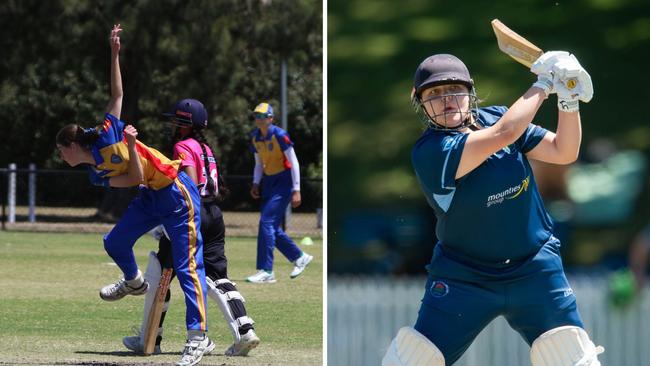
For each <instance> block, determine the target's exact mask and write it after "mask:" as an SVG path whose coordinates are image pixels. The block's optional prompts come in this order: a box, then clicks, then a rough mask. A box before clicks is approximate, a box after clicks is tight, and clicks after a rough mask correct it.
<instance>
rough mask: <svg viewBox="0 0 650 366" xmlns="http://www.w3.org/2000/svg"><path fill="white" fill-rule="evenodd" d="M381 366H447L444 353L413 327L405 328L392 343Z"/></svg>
mask: <svg viewBox="0 0 650 366" xmlns="http://www.w3.org/2000/svg"><path fill="white" fill-rule="evenodd" d="M381 366H445V357H444V356H443V355H442V352H440V350H439V349H438V347H436V345H435V344H433V343H432V342H431V341H430V340H428V339H427V337H425V336H423V335H422V334H421V333H420V332H418V331H417V330H415V329H413V328H412V327H403V328H402V329H400V330H399V332H397V336H396V337H395V339H393V341H392V342H391V344H390V346H389V347H388V350H387V351H386V355H385V356H384V359H383V360H382V361H381Z"/></svg>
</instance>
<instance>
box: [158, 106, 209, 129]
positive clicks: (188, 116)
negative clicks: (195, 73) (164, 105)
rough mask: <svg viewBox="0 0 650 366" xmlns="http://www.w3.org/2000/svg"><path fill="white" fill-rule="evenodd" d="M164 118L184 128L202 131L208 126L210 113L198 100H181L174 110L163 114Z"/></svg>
mask: <svg viewBox="0 0 650 366" xmlns="http://www.w3.org/2000/svg"><path fill="white" fill-rule="evenodd" d="M163 116H165V117H167V118H170V119H171V120H172V121H173V122H174V123H175V124H176V125H179V126H182V127H190V126H194V128H196V129H197V130H202V129H204V128H206V127H207V126H208V111H207V110H206V109H205V107H204V106H203V103H201V102H199V101H198V100H196V99H183V100H179V101H178V102H176V104H175V105H174V108H173V109H172V110H171V111H170V112H168V113H163Z"/></svg>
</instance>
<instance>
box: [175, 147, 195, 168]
mask: <svg viewBox="0 0 650 366" xmlns="http://www.w3.org/2000/svg"><path fill="white" fill-rule="evenodd" d="M173 159H174V160H181V166H180V167H181V168H182V167H186V166H192V167H196V163H195V162H194V159H193V158H192V151H191V150H190V149H189V148H188V147H187V146H185V145H183V144H182V143H177V144H175V145H174V157H173Z"/></svg>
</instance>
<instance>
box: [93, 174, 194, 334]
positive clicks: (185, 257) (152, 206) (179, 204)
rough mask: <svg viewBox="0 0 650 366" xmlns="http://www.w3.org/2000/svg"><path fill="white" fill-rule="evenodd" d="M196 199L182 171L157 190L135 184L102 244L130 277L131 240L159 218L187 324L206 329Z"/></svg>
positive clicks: (132, 267)
mask: <svg viewBox="0 0 650 366" xmlns="http://www.w3.org/2000/svg"><path fill="white" fill-rule="evenodd" d="M200 207H201V199H200V197H199V192H198V190H197V188H196V185H195V184H194V182H193V181H192V179H191V178H190V177H189V176H187V175H186V174H185V173H184V172H179V173H178V177H177V178H176V179H175V180H174V182H173V183H172V184H170V185H168V186H167V187H165V188H162V189H160V190H157V191H156V190H153V189H150V188H146V187H140V194H139V195H138V196H137V197H136V198H135V199H134V200H133V201H132V202H131V204H130V205H129V207H128V209H127V211H126V213H125V214H124V216H123V217H122V218H121V219H120V221H119V222H118V223H117V225H115V227H114V228H113V230H111V231H110V232H109V233H108V234H106V236H104V248H105V249H106V252H107V253H108V255H109V256H111V258H113V260H114V261H115V263H117V265H118V267H120V269H121V270H122V272H124V278H125V279H133V278H135V276H136V275H137V273H138V264H137V263H136V261H135V256H134V254H133V245H134V244H135V242H136V241H137V240H138V238H140V237H141V236H142V235H143V234H145V233H146V232H148V231H149V230H151V229H153V228H154V227H156V226H158V225H160V224H162V225H163V226H164V227H165V230H166V231H167V233H168V234H169V237H170V239H171V242H172V256H173V259H174V270H175V271H176V274H177V276H178V281H179V283H180V285H181V289H182V290H183V293H184V294H185V305H186V312H185V321H186V323H187V329H188V330H203V331H206V330H207V312H206V293H207V292H206V290H207V285H206V282H205V269H204V267H203V241H202V238H201V232H200V231H199V228H200V227H201V220H200Z"/></svg>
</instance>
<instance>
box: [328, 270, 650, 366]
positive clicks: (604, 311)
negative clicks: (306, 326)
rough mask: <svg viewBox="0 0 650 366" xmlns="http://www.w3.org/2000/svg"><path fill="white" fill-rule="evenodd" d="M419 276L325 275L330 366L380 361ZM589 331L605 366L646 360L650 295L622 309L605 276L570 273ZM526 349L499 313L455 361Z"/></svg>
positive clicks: (414, 302) (495, 360)
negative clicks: (611, 301)
mask: <svg viewBox="0 0 650 366" xmlns="http://www.w3.org/2000/svg"><path fill="white" fill-rule="evenodd" d="M425 281H426V279H425V278H408V279H396V278H389V277H374V278H351V277H335V276H330V277H329V279H328V294H327V299H328V300H327V301H328V305H327V311H328V313H327V314H328V315H327V327H328V328H327V329H328V330H327V347H328V350H327V351H328V352H327V354H328V356H327V357H328V365H331V366H366V365H368V366H370V365H372V366H378V365H380V364H381V358H382V357H383V354H384V352H385V350H386V348H387V347H388V344H389V343H390V341H391V339H392V337H393V336H394V335H395V333H396V332H397V330H398V329H399V328H400V327H402V326H405V325H413V324H414V323H415V319H416V317H417V312H418V309H419V307H420V300H421V298H422V295H423V294H424V284H425ZM569 282H570V283H571V287H572V288H573V290H574V292H575V294H576V297H577V299H578V309H579V310H580V313H581V315H582V318H583V321H584V322H585V327H586V329H587V332H588V333H589V334H590V336H591V337H592V339H593V340H594V343H596V345H602V346H604V347H605V353H604V354H602V355H600V357H599V359H600V360H601V363H602V365H603V366H643V365H650V294H649V293H648V289H646V290H645V291H644V292H643V296H641V297H640V298H638V299H636V301H635V302H634V303H633V304H632V305H630V306H629V307H628V308H626V309H617V308H612V307H611V305H610V304H609V303H608V300H607V279H606V275H600V276H596V277H591V276H582V275H581V276H569ZM527 365H530V357H529V347H528V345H527V344H526V343H525V342H524V341H523V340H522V338H521V337H520V336H519V335H518V334H517V333H516V332H515V331H514V330H512V329H511V328H510V327H509V326H508V324H507V323H506V321H505V320H504V319H503V318H502V317H499V318H497V319H495V321H493V322H492V323H490V325H489V326H488V327H487V328H485V329H484V330H483V332H481V334H479V336H478V337H477V338H476V340H475V341H474V343H473V344H472V345H471V346H470V348H469V349H468V350H467V352H465V354H464V355H463V357H462V358H461V359H460V360H459V361H458V362H456V363H455V364H454V366H527Z"/></svg>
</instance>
